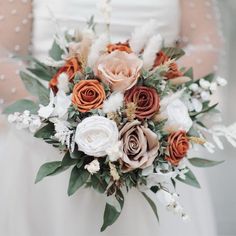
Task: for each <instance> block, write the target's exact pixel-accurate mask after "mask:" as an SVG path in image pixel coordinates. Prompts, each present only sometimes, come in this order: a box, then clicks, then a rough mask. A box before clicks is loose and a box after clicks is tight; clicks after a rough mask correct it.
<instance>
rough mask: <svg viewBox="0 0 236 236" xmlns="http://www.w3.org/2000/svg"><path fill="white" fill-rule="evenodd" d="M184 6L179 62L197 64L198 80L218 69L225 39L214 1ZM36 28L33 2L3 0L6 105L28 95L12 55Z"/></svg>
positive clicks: (1, 56)
mask: <svg viewBox="0 0 236 236" xmlns="http://www.w3.org/2000/svg"><path fill="white" fill-rule="evenodd" d="M180 7H181V30H180V37H181V38H182V40H181V46H182V47H183V48H186V49H187V52H188V53H187V55H185V56H184V57H183V58H182V59H181V60H180V61H179V62H178V63H179V66H181V67H182V66H183V67H186V68H189V67H193V69H194V77H195V79H198V78H201V77H202V76H204V75H207V74H209V73H211V72H212V71H213V70H215V69H216V68H215V67H216V65H217V62H218V58H219V52H220V48H221V45H222V41H221V37H220V36H219V32H218V28H217V21H216V20H215V12H214V10H213V5H212V2H211V1H206V0H180ZM32 27H33V21H32V4H31V1H20V0H17V1H14V2H13V3H12V2H10V1H1V2H0V35H1V37H0V99H1V98H3V99H4V100H5V103H4V104H8V103H10V102H12V101H15V100H17V99H19V98H23V97H27V96H28V94H27V92H26V91H25V89H24V87H23V85H22V83H21V81H20V79H19V75H18V70H19V69H20V68H22V65H20V64H19V63H17V62H16V61H15V60H13V59H10V58H9V57H8V54H9V52H13V53H17V54H20V55H27V54H28V53H29V50H28V49H29V45H30V41H31V34H32ZM2 36H3V37H2ZM189 46H190V47H189Z"/></svg>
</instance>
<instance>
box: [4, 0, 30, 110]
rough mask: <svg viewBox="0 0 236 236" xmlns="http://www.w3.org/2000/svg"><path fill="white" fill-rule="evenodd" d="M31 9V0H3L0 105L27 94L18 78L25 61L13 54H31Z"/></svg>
mask: <svg viewBox="0 0 236 236" xmlns="http://www.w3.org/2000/svg"><path fill="white" fill-rule="evenodd" d="M31 10H32V9H31V1H30V0H1V1H0V108H1V107H3V106H4V105H5V104H8V103H10V102H12V101H14V100H16V99H18V98H21V97H25V96H26V91H25V90H24V88H23V84H22V82H21V80H20V79H19V69H21V68H22V67H23V66H24V65H23V63H22V62H20V61H17V60H16V59H14V58H13V55H14V54H17V55H26V54H28V50H29V45H30V38H31V25H32V14H31ZM0 110H1V109H0Z"/></svg>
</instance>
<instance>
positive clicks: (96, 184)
mask: <svg viewBox="0 0 236 236" xmlns="http://www.w3.org/2000/svg"><path fill="white" fill-rule="evenodd" d="M91 183H92V186H93V188H94V189H95V190H97V191H98V192H99V193H104V192H105V191H106V188H107V184H106V182H105V181H103V180H102V179H101V178H100V177H99V176H97V175H95V174H94V175H92V176H91Z"/></svg>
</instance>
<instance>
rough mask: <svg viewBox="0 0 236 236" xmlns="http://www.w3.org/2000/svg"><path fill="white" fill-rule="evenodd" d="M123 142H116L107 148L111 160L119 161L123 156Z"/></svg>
mask: <svg viewBox="0 0 236 236" xmlns="http://www.w3.org/2000/svg"><path fill="white" fill-rule="evenodd" d="M121 146H122V144H121V142H120V141H119V142H117V143H115V144H114V145H113V146H111V147H109V148H107V149H106V153H107V155H108V157H109V160H110V161H111V162H114V161H117V160H118V159H119V158H120V157H121V156H122V150H121Z"/></svg>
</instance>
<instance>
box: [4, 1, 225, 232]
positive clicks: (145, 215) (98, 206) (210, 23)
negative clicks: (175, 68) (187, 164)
mask: <svg viewBox="0 0 236 236" xmlns="http://www.w3.org/2000/svg"><path fill="white" fill-rule="evenodd" d="M97 2H98V0H61V1H58V0H57V1H56V0H34V1H33V2H31V1H30V0H5V1H2V2H1V4H0V6H1V9H0V33H1V37H0V104H1V105H0V106H1V107H2V108H3V107H4V106H5V105H7V104H9V103H10V102H12V101H14V100H16V99H17V98H19V97H26V96H28V95H27V94H26V92H25V91H24V88H23V86H22V84H21V83H20V80H19V79H18V74H19V69H22V66H23V65H22V63H21V62H20V63H19V62H16V61H15V60H13V59H12V57H11V55H12V54H14V53H17V54H20V55H26V54H28V52H29V49H30V48H31V49H32V53H33V55H34V56H36V57H43V56H45V54H46V52H47V51H48V49H49V47H50V45H51V43H52V38H53V37H52V35H53V34H54V32H55V22H53V21H52V19H51V15H50V13H49V10H48V8H50V9H51V11H52V12H53V14H54V15H55V18H56V19H57V22H58V24H59V25H60V27H62V28H63V27H64V28H75V27H77V26H78V25H79V26H82V27H83V26H84V25H85V24H86V22H87V20H88V18H89V17H90V16H91V15H92V14H93V13H95V12H96V5H97ZM111 6H112V9H113V10H112V16H111V34H112V36H113V38H112V40H113V41H114V42H117V41H119V40H122V39H123V40H124V39H126V38H127V37H129V35H130V33H131V32H132V30H133V29H134V27H136V26H139V25H142V24H143V23H145V22H147V21H148V20H149V19H150V18H154V19H156V21H157V31H158V33H160V34H161V35H162V36H163V37H164V39H165V43H166V44H167V45H173V44H176V43H178V44H179V45H181V46H182V47H184V48H185V50H186V52H187V53H186V55H185V56H184V57H183V59H181V60H180V61H179V64H180V65H184V66H185V67H186V66H187V67H191V66H193V68H194V73H195V74H194V77H195V78H196V79H198V78H201V77H202V76H204V75H206V74H208V73H210V72H212V71H213V70H216V69H217V61H218V57H219V52H220V50H219V48H220V46H221V37H220V32H219V31H218V28H217V12H216V11H215V10H216V6H215V3H214V2H213V0H165V1H163V0H146V1H143V0H129V1H124V0H112V1H111ZM95 19H96V22H97V28H98V30H100V31H102V29H103V28H104V20H103V17H102V15H99V14H97V15H96V18H95ZM57 158H60V156H59V153H58V152H57V151H56V150H54V149H53V148H52V147H50V146H48V145H47V144H44V143H43V142H41V141H39V140H36V139H34V138H32V137H31V136H30V134H28V133H27V132H24V131H17V130H15V129H14V128H12V127H10V126H9V125H8V124H7V122H6V120H5V119H4V117H3V116H1V117H0V189H1V194H0V235H4V236H15V235H18V236H65V235H68V236H75V235H76V236H78V235H80V236H87V235H89V236H95V235H96V236H97V235H100V233H99V228H100V225H101V223H102V222H101V221H102V213H103V209H104V205H105V202H104V200H103V197H102V196H100V195H99V194H96V193H95V192H93V191H92V190H88V189H87V190H80V191H78V192H77V194H75V195H74V196H73V197H70V198H69V197H68V196H67V195H66V188H67V183H68V178H69V176H68V175H67V173H65V174H61V175H60V176H57V177H54V178H48V179H47V180H45V181H43V182H42V183H39V184H37V185H34V178H35V174H36V172H37V170H38V168H39V167H40V165H41V164H43V163H44V162H48V161H52V160H56V159H57ZM196 171H197V172H198V173H196V174H197V175H198V177H199V178H200V182H201V183H202V186H203V189H202V190H195V189H191V188H189V187H185V186H183V185H181V184H179V185H178V186H177V187H178V192H179V193H180V194H181V198H182V205H184V206H185V210H186V211H188V213H189V215H190V216H191V221H190V222H188V223H183V222H182V221H181V219H178V218H177V217H175V216H172V215H171V213H168V212H165V209H161V208H160V209H159V212H160V213H159V214H160V219H161V221H160V224H158V223H157V222H156V221H155V217H154V216H153V213H152V211H151V209H149V206H148V204H147V203H146V202H145V200H144V199H143V198H142V196H141V195H140V194H139V193H138V192H137V191H135V190H133V191H131V192H130V193H129V194H128V196H126V205H125V207H124V211H123V212H122V214H121V216H120V218H119V219H118V221H117V222H116V223H115V224H114V225H113V226H112V227H110V228H109V229H108V230H107V231H105V232H104V233H102V235H104V236H105V235H110V236H111V235H112V236H116V235H122V236H127V235H136V236H141V235H142V236H143V235H147V236H152V235H160V236H164V235H165V236H172V235H175V236H178V235H181V236H184V235H188V236H215V235H216V232H215V225H214V216H213V215H214V214H213V211H212V209H211V201H210V196H209V193H208V192H207V183H204V182H205V178H204V174H203V173H199V171H198V170H195V172H196Z"/></svg>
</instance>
